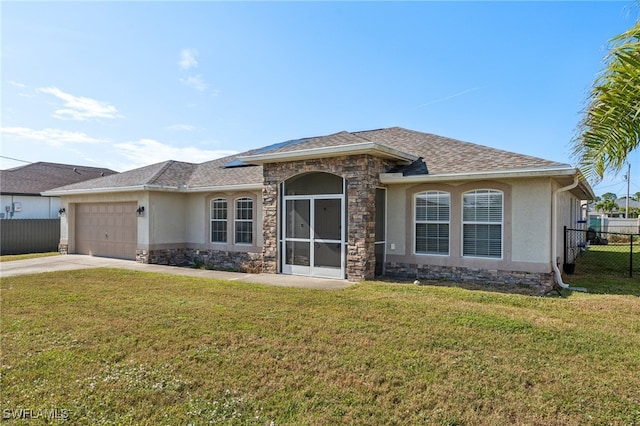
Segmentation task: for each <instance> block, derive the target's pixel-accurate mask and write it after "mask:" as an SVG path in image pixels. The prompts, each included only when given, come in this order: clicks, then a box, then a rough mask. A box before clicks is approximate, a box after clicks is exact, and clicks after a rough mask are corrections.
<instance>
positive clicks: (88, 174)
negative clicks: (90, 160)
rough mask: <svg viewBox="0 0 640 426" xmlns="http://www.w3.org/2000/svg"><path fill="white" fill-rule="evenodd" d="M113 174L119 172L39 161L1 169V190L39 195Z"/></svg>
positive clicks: (16, 193) (5, 192) (2, 191)
mask: <svg viewBox="0 0 640 426" xmlns="http://www.w3.org/2000/svg"><path fill="white" fill-rule="evenodd" d="M113 174H117V172H115V171H113V170H110V169H106V168H102V167H86V166H74V165H71V164H58V163H46V162H37V163H32V164H28V165H26V166H20V167H15V168H13V169H7V170H0V192H1V193H3V194H14V195H18V194H23V195H36V194H37V195H39V194H40V193H41V192H44V191H47V190H50V189H53V188H57V187H59V186H63V185H69V184H73V183H77V182H85V181H87V180H90V179H96V178H100V177H101V176H108V175H113Z"/></svg>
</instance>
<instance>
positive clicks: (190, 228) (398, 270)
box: [45, 127, 594, 290]
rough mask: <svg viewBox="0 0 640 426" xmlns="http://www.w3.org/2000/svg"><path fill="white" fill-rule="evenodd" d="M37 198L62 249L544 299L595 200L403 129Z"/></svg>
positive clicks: (558, 171)
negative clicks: (55, 201) (490, 289)
mask: <svg viewBox="0 0 640 426" xmlns="http://www.w3.org/2000/svg"><path fill="white" fill-rule="evenodd" d="M45 195H50V196H53V195H55V196H60V197H61V198H62V205H63V208H65V209H66V215H64V216H63V217H62V221H61V239H60V250H61V252H68V253H86V254H93V255H97V256H113V257H120V258H126V259H135V260H137V261H138V262H144V263H162V264H179V263H183V262H197V263H203V264H212V265H213V267H217V268H233V269H249V270H251V269H253V270H255V269H259V270H261V271H262V272H265V273H273V274H300V275H308V276H316V277H330V278H340V279H348V280H350V281H360V280H364V279H371V278H373V277H374V276H376V275H387V276H391V277H403V278H409V279H412V280H413V279H416V278H417V279H446V280H465V281H467V280H475V281H480V282H487V283H509V284H524V285H530V286H534V287H537V288H539V289H540V290H549V289H550V288H551V287H552V286H553V283H554V278H555V279H557V278H558V277H559V272H557V263H558V262H560V261H561V259H560V257H559V255H558V254H559V253H562V252H563V246H562V244H563V235H562V229H563V227H564V226H569V227H575V226H576V224H577V223H578V221H579V220H580V219H582V218H581V209H580V201H581V200H589V199H593V198H594V194H593V191H592V189H591V188H590V186H589V184H588V183H587V182H586V181H585V179H584V177H583V176H582V174H581V173H580V172H579V171H578V170H577V169H575V168H573V167H571V166H569V165H567V164H561V163H558V162H554V161H548V160H544V159H540V158H535V157H531V156H527V155H521V154H516V153H512V152H507V151H502V150H498V149H493V148H489V147H486V146H480V145H476V144H472V143H467V142H462V141H458V140H454V139H450V138H446V137H442V136H437V135H433V134H427V133H422V132H417V131H413V130H408V129H404V128H399V127H393V128H386V129H379V130H370V131H360V132H346V131H343V132H339V133H335V134H332V135H328V136H319V137H310V138H304V139H296V140H290V141H286V142H282V143H277V144H274V145H269V146H266V147H263V148H259V149H255V150H251V151H248V152H244V153H241V154H238V155H233V156H230V157H226V158H220V159H216V160H213V161H208V162H204V163H201V164H191V163H185V162H177V161H166V162H164V163H159V164H154V165H151V166H147V167H142V168H139V169H135V170H131V171H127V172H124V173H120V174H116V175H111V176H105V177H103V178H100V179H95V180H91V181H87V182H82V183H77V184H73V185H68V186H64V187H62V188H57V189H54V190H51V191H47V192H46V194H45ZM554 271H555V273H556V274H555V275H554Z"/></svg>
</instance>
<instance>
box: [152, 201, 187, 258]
mask: <svg viewBox="0 0 640 426" xmlns="http://www.w3.org/2000/svg"><path fill="white" fill-rule="evenodd" d="M186 204H187V203H186V196H185V194H183V193H177V192H155V191H153V192H149V203H148V204H147V206H146V207H145V214H144V216H145V217H146V218H147V220H148V223H149V230H150V231H151V232H150V233H149V246H150V247H156V246H158V245H162V244H177V245H183V244H184V243H185V229H186V228H185V223H186V220H185V219H186V217H185V215H186V211H187V209H186Z"/></svg>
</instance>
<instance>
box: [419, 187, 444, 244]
mask: <svg viewBox="0 0 640 426" xmlns="http://www.w3.org/2000/svg"><path fill="white" fill-rule="evenodd" d="M443 196H446V198H447V201H448V205H447V207H448V209H447V219H446V220H443V219H441V218H440V217H439V216H440V211H439V210H440V207H441V206H440V198H441V197H443ZM429 198H436V208H437V212H436V215H437V216H438V217H437V218H436V219H429V213H428V201H429ZM418 199H424V200H425V203H427V205H426V206H425V219H418ZM413 204H414V207H413V238H414V242H413V253H414V254H416V255H420V256H450V255H451V193H449V192H446V191H423V192H418V193H416V194H415V195H414V198H413ZM419 224H424V225H427V227H429V225H436V226H438V227H439V226H440V225H447V230H448V232H447V251H446V253H445V252H441V251H429V250H428V244H427V250H426V251H418V225H419ZM439 239H440V238H439V237H436V241H438V240H439ZM427 240H429V238H428V237H427ZM436 245H437V246H439V244H436Z"/></svg>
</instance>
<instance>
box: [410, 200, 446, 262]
mask: <svg viewBox="0 0 640 426" xmlns="http://www.w3.org/2000/svg"><path fill="white" fill-rule="evenodd" d="M450 209H451V196H450V194H449V193H448V192H441V191H427V192H421V193H418V194H416V196H415V252H416V254H435V255H445V256H446V255H449V225H450V223H449V220H450V219H449V218H450Z"/></svg>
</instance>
